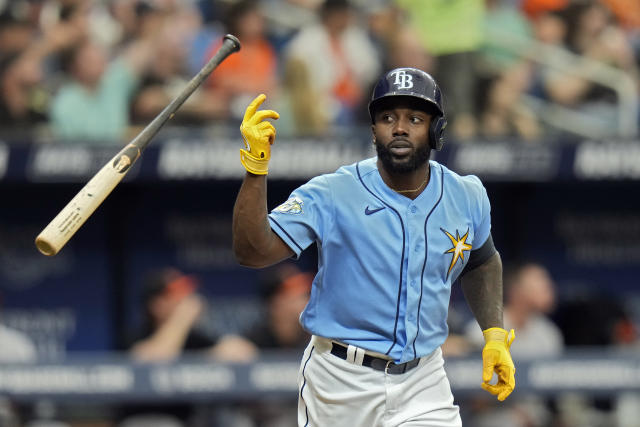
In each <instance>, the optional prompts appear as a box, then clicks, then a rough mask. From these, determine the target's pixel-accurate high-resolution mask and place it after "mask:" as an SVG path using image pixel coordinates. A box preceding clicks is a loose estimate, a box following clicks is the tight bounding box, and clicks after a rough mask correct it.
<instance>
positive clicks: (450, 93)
mask: <svg viewBox="0 0 640 427" xmlns="http://www.w3.org/2000/svg"><path fill="white" fill-rule="evenodd" d="M396 3H397V4H398V5H399V6H400V7H401V8H402V9H403V10H404V11H405V13H406V14H407V16H408V18H409V25H411V26H412V27H413V29H414V30H415V31H416V32H417V33H418V34H419V36H420V41H421V42H422V45H423V46H424V48H425V49H426V50H427V51H428V52H429V53H431V54H432V55H434V56H435V57H436V61H437V67H436V73H435V77H436V80H437V81H438V82H439V83H440V87H441V88H442V92H443V93H445V94H447V97H446V98H445V108H446V110H447V119H448V121H449V126H448V130H450V135H452V136H453V137H454V138H457V139H462V140H464V139H469V138H472V137H474V136H475V135H476V134H477V131H478V123H477V120H476V117H477V111H476V110H475V104H474V102H475V99H476V87H477V81H476V74H475V54H476V52H477V51H478V49H479V48H480V45H481V43H482V39H483V16H484V12H485V6H484V0H457V1H455V2H446V1H444V2H443V1H441V0H396Z"/></svg>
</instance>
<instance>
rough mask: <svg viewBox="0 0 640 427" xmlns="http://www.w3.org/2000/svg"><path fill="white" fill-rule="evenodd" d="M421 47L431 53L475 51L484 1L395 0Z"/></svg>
mask: <svg viewBox="0 0 640 427" xmlns="http://www.w3.org/2000/svg"><path fill="white" fill-rule="evenodd" d="M396 4H397V5H398V6H400V7H401V8H402V9H403V10H405V11H406V12H407V15H408V18H409V22H410V24H411V26H412V27H414V28H415V29H416V31H417V32H418V34H419V35H420V38H421V41H422V44H423V46H424V47H425V48H426V49H427V50H428V51H429V52H430V53H432V54H434V55H447V54H451V53H458V52H468V51H474V50H477V49H478V48H479V47H480V44H481V43H482V40H483V33H484V29H483V20H484V0H396Z"/></svg>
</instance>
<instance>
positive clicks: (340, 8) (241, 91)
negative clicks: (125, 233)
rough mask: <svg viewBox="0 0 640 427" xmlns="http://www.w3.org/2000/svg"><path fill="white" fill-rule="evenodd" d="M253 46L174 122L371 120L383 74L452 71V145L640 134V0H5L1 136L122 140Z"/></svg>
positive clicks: (288, 124)
mask: <svg viewBox="0 0 640 427" xmlns="http://www.w3.org/2000/svg"><path fill="white" fill-rule="evenodd" d="M225 33H232V34H234V35H236V36H237V37H238V38H239V39H240V41H241V43H242V49H241V51H240V52H239V53H237V54H234V55H232V56H230V57H229V58H228V59H227V60H226V61H225V62H224V63H223V64H221V65H220V66H219V67H218V68H217V69H216V70H215V71H214V73H213V74H212V76H211V77H210V78H209V79H208V80H207V81H206V83H205V84H204V85H203V87H202V88H201V89H200V90H198V91H197V92H196V93H194V95H192V96H191V97H190V98H189V100H188V101H187V102H186V103H185V105H184V106H183V107H182V108H181V110H180V112H179V114H177V115H176V117H175V119H174V120H172V123H171V124H172V125H175V126H179V125H183V126H216V125H219V126H225V125H231V124H233V125H234V126H233V128H234V129H235V128H236V126H235V123H236V122H237V121H238V120H239V117H240V114H241V113H242V111H243V110H244V107H245V106H246V104H247V102H248V100H250V99H252V98H253V97H254V96H255V95H256V94H258V93H261V92H263V93H266V94H267V96H268V104H269V107H272V108H274V109H276V110H278V111H279V112H280V115H281V119H280V120H279V122H278V133H279V134H280V135H285V136H294V137H295V136H327V135H332V134H335V133H336V130H339V129H342V128H344V127H354V126H359V125H362V126H366V125H367V122H368V117H367V115H366V111H367V110H366V108H364V106H365V105H366V102H367V99H368V97H369V94H370V90H371V87H372V84H373V83H374V81H375V80H376V78H377V77H378V75H379V74H380V72H381V71H383V70H385V69H390V68H392V67H398V66H413V67H418V68H421V69H423V70H426V71H428V72H430V73H432V74H434V75H435V76H436V78H437V79H438V80H439V82H440V83H441V86H442V88H443V91H444V94H445V105H446V110H447V113H448V114H449V118H450V126H449V131H448V135H449V137H450V138H452V139H457V140H469V139H474V138H516V139H518V140H538V139H541V138H545V137H548V136H549V135H556V134H561V135H563V134H565V133H568V134H587V135H589V136H594V135H595V136H600V135H602V136H607V137H608V136H611V137H616V136H618V137H633V136H636V135H637V128H638V122H639V115H638V108H637V103H638V86H639V81H640V80H639V78H638V76H639V73H638V68H639V61H640V3H638V2H637V1H630V0H457V1H455V2H442V1H440V0H373V1H366V0H350V1H348V0H326V1H323V0H262V1H257V0H235V1H234V0H181V1H178V0H113V1H105V0H14V1H1V2H0V133H1V134H2V136H4V137H5V138H11V136H14V137H15V138H19V137H27V138H29V139H31V140H55V141H62V142H71V141H82V142H85V143H91V142H94V143H95V142H114V141H118V142H120V143H121V142H122V141H126V140H128V139H129V138H130V137H131V136H133V135H135V134H136V133H137V130H139V128H140V127H141V126H144V125H145V124H146V123H148V122H149V121H150V120H151V119H152V118H153V117H154V116H155V115H156V114H157V113H158V112H159V111H160V110H162V108H164V106H166V105H167V103H168V102H169V101H170V100H171V99H173V97H175V96H176V94H177V93H178V92H179V91H180V89H181V88H182V87H183V86H184V85H185V83H186V82H187V81H188V79H190V78H191V77H192V76H193V75H194V74H195V73H196V72H197V71H198V70H199V69H200V68H201V67H202V66H203V65H204V63H205V62H206V61H207V59H208V58H210V57H211V55H212V54H213V53H214V52H215V51H216V49H217V48H218V46H219V45H220V43H221V38H222V36H223V35H224V34H225Z"/></svg>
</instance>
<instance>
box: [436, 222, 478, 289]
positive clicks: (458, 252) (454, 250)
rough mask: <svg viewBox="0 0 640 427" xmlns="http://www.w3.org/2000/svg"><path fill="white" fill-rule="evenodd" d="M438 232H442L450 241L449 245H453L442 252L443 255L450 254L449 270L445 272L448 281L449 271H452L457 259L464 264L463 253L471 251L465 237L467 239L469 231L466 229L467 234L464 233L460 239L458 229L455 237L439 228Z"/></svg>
mask: <svg viewBox="0 0 640 427" xmlns="http://www.w3.org/2000/svg"><path fill="white" fill-rule="evenodd" d="M440 230H442V232H443V233H444V234H446V235H447V237H448V238H449V240H451V244H452V245H453V247H451V248H450V249H448V250H446V251H444V253H445V254H452V255H451V264H449V270H447V279H449V274H450V273H451V270H453V267H454V266H455V265H456V262H458V259H461V260H462V261H461V262H464V251H470V250H471V245H470V244H468V243H467V237H469V229H468V228H467V232H466V233H464V235H463V236H462V237H460V233H459V232H458V229H456V235H455V237H454V236H453V235H452V234H451V233H449V232H448V231H447V230H445V229H443V228H441V229H440Z"/></svg>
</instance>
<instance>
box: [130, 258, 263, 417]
mask: <svg viewBox="0 0 640 427" xmlns="http://www.w3.org/2000/svg"><path fill="white" fill-rule="evenodd" d="M197 287H198V282H197V280H196V279H195V278H194V277H193V276H189V275H185V274H184V273H182V272H181V271H179V270H177V269H175V268H171V267H168V268H163V269H159V270H156V271H152V272H150V273H148V275H147V276H146V278H145V280H144V282H143V290H142V300H143V316H144V321H143V325H142V328H141V329H140V330H139V331H138V332H137V334H136V335H135V336H133V337H130V338H129V339H128V341H129V346H128V347H129V352H130V354H131V356H132V357H133V358H134V359H136V360H138V361H141V362H159V361H171V360H176V359H178V358H180V357H181V356H183V355H185V354H191V355H196V354H199V355H201V356H204V357H208V358H211V359H212V360H217V361H224V362H233V363H242V362H248V361H250V360H251V359H253V358H254V357H255V356H256V354H257V350H256V347H255V346H254V345H253V344H252V343H251V342H249V341H247V340H246V339H244V338H242V337H239V336H235V335H225V336H223V337H217V336H213V335H212V334H210V333H208V332H207V331H206V328H205V327H203V326H202V324H201V323H202V322H201V319H202V315H203V312H204V310H205V308H206V303H205V300H204V297H202V296H200V295H199V294H198V293H197V292H196V290H197ZM200 409H201V408H198V407H196V405H193V404H188V403H185V404H181V403H175V402H174V403H167V404H162V405H158V404H151V405H141V404H140V405H139V404H133V405H123V406H121V407H120V411H119V414H118V418H119V420H120V422H121V424H119V425H121V426H122V427H125V426H126V427H143V426H144V427H146V426H154V427H155V426H167V427H182V426H190V425H200V424H197V423H196V420H200V419H201V418H207V419H208V418H209V417H210V416H211V414H206V413H203V411H201V410H200ZM205 412H207V411H205ZM214 414H215V416H216V417H221V416H225V417H229V419H232V420H234V422H235V421H236V420H239V419H243V420H244V419H245V418H246V417H240V415H238V414H236V413H234V412H230V413H227V412H224V410H223V411H222V412H221V413H218V412H216V411H214ZM238 422H239V421H238ZM202 423H203V424H202V425H210V423H209V422H205V421H202ZM214 425H217V424H214ZM220 425H226V424H224V423H222V424H220ZM231 425H235V424H231ZM239 425H243V424H239Z"/></svg>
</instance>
